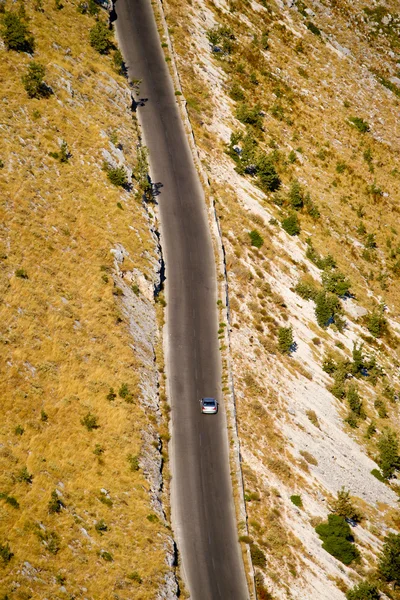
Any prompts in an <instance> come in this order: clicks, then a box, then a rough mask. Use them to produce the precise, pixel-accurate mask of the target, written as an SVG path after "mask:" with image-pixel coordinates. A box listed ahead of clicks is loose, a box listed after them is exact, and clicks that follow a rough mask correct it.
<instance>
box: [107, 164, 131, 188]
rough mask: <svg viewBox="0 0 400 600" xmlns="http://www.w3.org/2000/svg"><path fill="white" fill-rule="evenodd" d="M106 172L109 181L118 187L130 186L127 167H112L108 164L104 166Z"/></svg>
mask: <svg viewBox="0 0 400 600" xmlns="http://www.w3.org/2000/svg"><path fill="white" fill-rule="evenodd" d="M104 170H105V172H106V173H107V177H108V180H109V181H110V182H111V183H112V184H113V185H116V186H117V187H126V186H127V185H128V175H127V174H126V171H125V167H124V166H123V165H121V166H120V167H111V166H110V165H108V164H105V165H104Z"/></svg>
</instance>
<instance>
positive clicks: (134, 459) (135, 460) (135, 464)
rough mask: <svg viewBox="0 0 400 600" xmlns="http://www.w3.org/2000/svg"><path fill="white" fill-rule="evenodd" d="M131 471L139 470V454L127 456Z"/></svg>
mask: <svg viewBox="0 0 400 600" xmlns="http://www.w3.org/2000/svg"><path fill="white" fill-rule="evenodd" d="M127 458H128V462H129V465H130V467H131V471H139V468H140V465H139V457H138V456H137V455H133V454H128V456H127Z"/></svg>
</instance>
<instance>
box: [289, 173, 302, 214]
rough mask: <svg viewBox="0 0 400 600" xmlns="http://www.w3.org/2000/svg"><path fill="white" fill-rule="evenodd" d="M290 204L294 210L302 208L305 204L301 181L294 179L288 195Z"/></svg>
mask: <svg viewBox="0 0 400 600" xmlns="http://www.w3.org/2000/svg"><path fill="white" fill-rule="evenodd" d="M288 199H289V203H290V206H291V207H292V208H293V209H294V210H301V209H302V208H303V206H304V193H303V190H302V187H301V185H300V183H299V182H298V181H297V180H296V181H292V183H291V185H290V190H289V195H288Z"/></svg>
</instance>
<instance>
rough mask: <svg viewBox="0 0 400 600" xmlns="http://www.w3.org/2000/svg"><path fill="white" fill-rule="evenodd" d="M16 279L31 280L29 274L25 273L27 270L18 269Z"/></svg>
mask: <svg viewBox="0 0 400 600" xmlns="http://www.w3.org/2000/svg"><path fill="white" fill-rule="evenodd" d="M15 277H19V278H20V279H29V278H28V273H27V272H26V271H25V269H17V270H16V271H15Z"/></svg>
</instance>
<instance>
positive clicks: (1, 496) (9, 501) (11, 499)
mask: <svg viewBox="0 0 400 600" xmlns="http://www.w3.org/2000/svg"><path fill="white" fill-rule="evenodd" d="M0 499H2V500H5V501H6V502H7V504H9V505H10V506H12V507H13V508H19V502H18V500H17V499H16V498H14V496H8V495H7V494H5V493H4V492H0Z"/></svg>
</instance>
